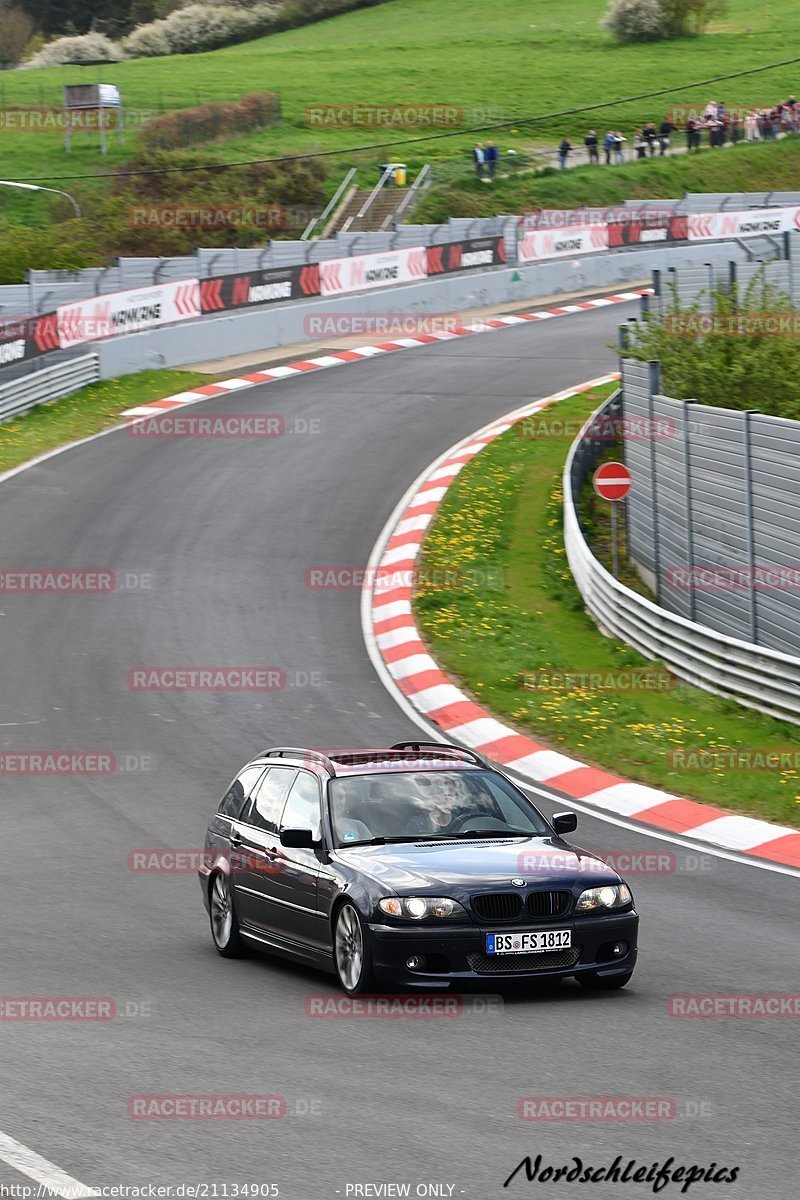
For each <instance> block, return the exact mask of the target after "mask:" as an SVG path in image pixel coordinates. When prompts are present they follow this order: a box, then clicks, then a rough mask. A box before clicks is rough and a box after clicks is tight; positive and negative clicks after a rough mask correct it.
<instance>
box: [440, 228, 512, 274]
mask: <svg viewBox="0 0 800 1200" xmlns="http://www.w3.org/2000/svg"><path fill="white" fill-rule="evenodd" d="M427 260H428V274H429V275H446V274H449V273H450V272H451V271H474V270H476V269H478V268H480V267H502V266H505V262H506V243H505V239H504V238H502V237H485V238H467V239H465V240H464V241H462V242H445V243H444V244H443V245H441V246H428V249H427Z"/></svg>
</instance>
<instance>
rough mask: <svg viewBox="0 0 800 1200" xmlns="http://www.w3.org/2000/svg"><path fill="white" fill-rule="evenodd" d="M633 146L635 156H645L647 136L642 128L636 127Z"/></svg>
mask: <svg viewBox="0 0 800 1200" xmlns="http://www.w3.org/2000/svg"><path fill="white" fill-rule="evenodd" d="M633 148H634V150H635V151H636V157H637V158H646V157H647V137H646V136H645V133H644V130H643V129H637V130H636V133H635V134H634V135H633Z"/></svg>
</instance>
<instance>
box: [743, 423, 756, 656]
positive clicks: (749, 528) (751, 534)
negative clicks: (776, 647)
mask: <svg viewBox="0 0 800 1200" xmlns="http://www.w3.org/2000/svg"><path fill="white" fill-rule="evenodd" d="M753 412H754V410H753V409H746V410H745V411H744V413H743V414H742V417H743V421H742V452H743V455H744V512H745V535H746V537H747V572H748V575H749V577H750V641H751V642H753V644H754V645H758V593H757V592H756V544H755V542H756V536H755V524H754V521H753V456H752V440H751V437H750V432H751V431H750V419H751V417H752V416H753Z"/></svg>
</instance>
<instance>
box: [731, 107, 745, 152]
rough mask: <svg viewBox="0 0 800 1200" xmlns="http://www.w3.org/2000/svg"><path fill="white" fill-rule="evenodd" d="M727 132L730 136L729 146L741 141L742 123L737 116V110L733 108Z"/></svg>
mask: <svg viewBox="0 0 800 1200" xmlns="http://www.w3.org/2000/svg"><path fill="white" fill-rule="evenodd" d="M728 132H729V133H730V135H731V145H732V146H735V145H736V143H737V142H740V141H741V140H742V122H741V118H740V116H739V110H738V108H735V109H734V110H733V112H732V113H731V117H730V124H729V125H728Z"/></svg>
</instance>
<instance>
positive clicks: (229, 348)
mask: <svg viewBox="0 0 800 1200" xmlns="http://www.w3.org/2000/svg"><path fill="white" fill-rule="evenodd" d="M754 250H755V247H754V245H753V243H752V242H751V243H750V244H749V252H748V250H746V249H745V248H744V247H741V246H738V245H734V244H732V243H730V242H728V243H714V244H712V245H708V244H700V243H698V244H694V245H692V244H689V243H684V244H678V245H674V244H673V245H671V246H661V247H656V248H653V249H646V250H643V249H637V250H626V251H613V252H610V253H606V254H595V255H586V256H585V257H583V258H580V259H575V260H570V259H559V260H557V261H555V262H552V261H551V262H541V263H533V264H529V265H527V266H524V267H518V268H511V267H508V268H503V269H502V270H495V271H489V272H485V273H480V272H465V273H464V274H454V275H447V276H441V277H437V278H434V279H428V280H426V281H424V282H420V283H414V284H407V285H403V286H399V287H394V288H385V289H381V290H376V291H373V292H363V293H358V294H354V295H349V296H342V297H335V298H334V297H329V298H327V299H324V300H323V299H321V298H320V297H318V296H317V297H315V298H314V299H311V300H308V301H305V300H304V301H296V302H295V303H293V304H287V305H275V306H265V307H262V308H255V309H252V310H242V309H240V310H238V311H237V312H234V313H230V314H223V315H220V316H214V317H203V318H200V319H198V320H194V321H186V322H184V323H182V324H179V325H171V326H164V327H163V328H161V329H154V330H148V331H146V332H143V333H136V334H130V335H128V336H125V337H117V338H113V339H109V340H108V341H104V342H99V343H98V344H97V350H98V352H99V355H100V371H101V377H102V378H103V379H110V378H113V377H114V376H117V375H127V374H132V373H134V372H136V371H142V370H145V369H147V368H156V367H181V366H187V365H189V364H190V363H195V362H207V361H208V360H209V359H213V358H223V357H226V356H228V355H236V354H248V353H255V352H258V351H260V350H264V351H268V350H274V349H275V348H276V347H279V346H289V345H294V344H296V343H298V342H302V341H306V340H309V339H313V340H319V336H318V335H313V334H310V333H309V332H307V326H306V325H305V324H304V322H306V319H307V318H308V317H309V316H314V315H319V314H321V313H325V314H331V315H332V314H337V313H339V314H341V313H359V314H363V313H371V314H376V313H418V314H424V313H454V312H455V313H462V314H466V313H467V312H468V311H469V310H470V309H475V308H488V307H491V306H494V305H508V306H509V307H514V306H519V305H523V304H526V303H528V302H530V303H531V304H532V305H533V304H535V303H536V301H537V299H538V298H541V297H544V296H552V295H559V294H563V293H565V292H577V291H591V290H600V289H611V288H614V287H617V286H621V285H623V284H626V283H631V282H633V281H638V280H644V279H648V278H649V275H650V272H651V271H652V270H654V269H656V268H661V269H662V270H663V269H666V268H667V267H677V268H680V267H684V266H702V265H703V264H704V263H708V262H714V263H720V264H723V263H727V262H729V261H731V260H736V261H741V262H746V261H748V259H749V257H750V255H751V254H752V253H753V251H754ZM364 340H365V342H369V340H370V335H366V336H365V338H364Z"/></svg>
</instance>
